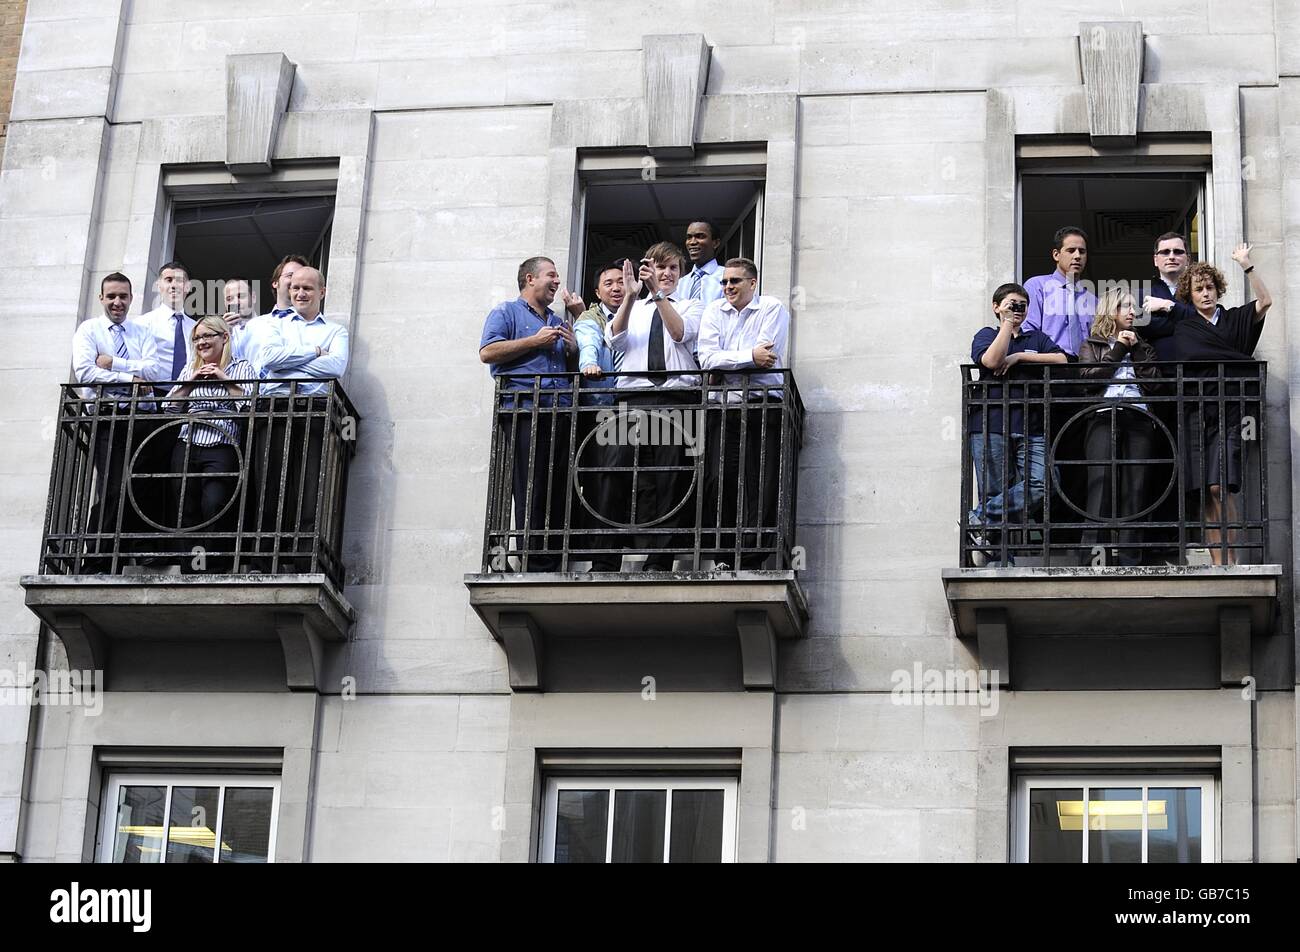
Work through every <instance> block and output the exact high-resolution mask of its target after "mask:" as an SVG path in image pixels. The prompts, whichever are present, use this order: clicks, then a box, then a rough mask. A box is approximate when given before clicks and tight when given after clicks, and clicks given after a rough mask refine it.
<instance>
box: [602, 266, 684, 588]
mask: <svg viewBox="0 0 1300 952" xmlns="http://www.w3.org/2000/svg"><path fill="white" fill-rule="evenodd" d="M684 259H685V255H683V254H682V250H681V249H680V248H678V247H677V246H676V245H674V244H672V243H671V242H668V241H661V242H659V243H658V244H656V245H652V246H651V247H650V248H649V249H648V250H647V251H646V253H645V257H644V258H643V259H642V260H641V266H640V268H639V271H638V272H636V273H634V272H633V269H632V263H631V262H630V261H627V262H624V264H623V288H624V295H623V303H622V304H620V305H619V307H618V312H617V313H616V314H615V315H614V319H613V320H612V321H611V322H610V325H609V333H610V346H611V347H612V348H613V349H614V350H615V351H616V352H618V353H621V354H622V355H623V363H622V368H621V373H623V374H629V373H632V374H635V373H640V372H647V371H670V372H673V371H675V373H669V374H663V373H657V374H653V375H651V376H633V377H628V376H621V377H619V378H618V382H617V385H616V387H617V391H618V394H619V403H620V408H619V409H620V412H621V413H628V412H633V413H636V412H638V411H640V412H642V413H654V412H656V411H668V412H667V413H666V414H663V415H662V416H661V418H667V419H674V418H675V419H679V420H680V419H681V415H682V413H684V412H689V410H687V409H686V408H688V407H689V406H690V405H692V404H697V403H698V402H699V392H698V391H697V390H694V389H684V388H694V387H697V386H698V385H699V382H700V378H699V365H698V364H697V363H696V362H695V356H694V354H693V350H694V347H695V339H696V337H697V336H698V334H699V329H700V311H701V304H700V302H699V301H696V300H691V299H689V298H684V297H682V296H681V294H680V293H679V291H678V281H679V279H680V278H681V269H682V262H683V261H684ZM642 285H644V286H645V288H646V290H647V291H648V292H649V296H648V297H646V298H645V299H643V300H638V299H637V295H638V294H639V293H640V292H641V288H642ZM674 413H675V414H676V416H675V417H673V416H672V414H674ZM637 429H638V430H639V431H640V432H641V433H643V434H644V433H645V432H646V431H647V430H648V431H649V432H650V434H652V435H654V434H657V435H658V437H659V438H658V439H657V440H655V441H654V442H653V443H651V444H650V445H634V446H629V447H624V452H623V458H624V459H625V460H627V461H628V462H626V463H625V464H624V465H632V464H631V460H632V459H636V460H637V461H638V462H637V465H638V466H655V467H676V469H670V470H656V471H651V472H638V473H637V474H636V493H635V505H636V519H635V523H636V524H637V525H638V526H644V527H646V528H647V529H653V530H663V529H671V528H675V527H677V526H680V525H681V524H682V520H683V519H684V518H686V516H687V515H688V514H689V513H690V512H693V510H692V507H691V505H690V504H689V503H687V504H686V505H684V506H682V507H681V509H679V510H678V512H677V514H676V515H674V516H671V517H669V518H667V519H664V520H663V521H658V520H660V519H661V518H662V517H663V516H664V515H665V514H666V513H667V512H669V511H670V510H672V508H673V507H674V506H676V505H677V504H678V502H680V501H681V499H680V497H681V496H682V495H683V494H684V493H685V492H686V491H687V487H688V486H689V485H690V482H691V472H690V470H691V466H692V458H690V457H688V456H687V453H686V449H687V447H686V445H685V437H686V436H687V435H688V434H687V433H684V432H682V428H681V427H676V426H670V427H665V426H650V427H644V426H643V427H638V428H637ZM629 432H631V430H630V428H629ZM639 443H640V441H638V444H639ZM610 478H615V477H614V475H613V474H611V476H610ZM616 495H617V494H616ZM628 495H629V496H630V495H631V494H628ZM629 515H630V513H629ZM625 521H630V520H625ZM692 521H693V520H692ZM652 523H653V525H651V524H652ZM632 544H633V547H634V548H636V549H639V550H641V551H645V552H648V553H649V554H648V556H647V558H646V561H645V565H644V566H643V568H644V569H645V570H646V571H659V572H666V571H671V569H672V567H673V561H674V559H675V553H676V552H677V551H678V550H679V549H680V548H682V547H684V546H685V545H686V544H688V540H687V539H686V537H684V536H682V535H681V534H680V533H678V534H673V533H664V532H662V531H659V532H641V533H635V538H634V540H633V543H632Z"/></svg>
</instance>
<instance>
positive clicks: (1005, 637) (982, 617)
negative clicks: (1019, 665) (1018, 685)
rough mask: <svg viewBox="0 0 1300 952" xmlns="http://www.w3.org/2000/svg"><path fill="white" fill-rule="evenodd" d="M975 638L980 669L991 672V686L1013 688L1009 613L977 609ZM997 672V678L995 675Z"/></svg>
mask: <svg viewBox="0 0 1300 952" xmlns="http://www.w3.org/2000/svg"><path fill="white" fill-rule="evenodd" d="M975 637H976V639H977V643H978V647H977V650H978V652H979V660H980V667H981V668H983V669H984V670H985V671H988V672H989V686H990V687H997V688H998V689H1000V690H1001V689H1005V688H1008V687H1010V686H1011V645H1010V638H1009V632H1008V630H1007V613H1006V611H1004V610H1003V609H1001V608H977V609H975ZM995 672H996V675H997V676H996V677H994V676H993V675H994V673H995Z"/></svg>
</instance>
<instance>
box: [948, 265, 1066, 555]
mask: <svg viewBox="0 0 1300 952" xmlns="http://www.w3.org/2000/svg"><path fill="white" fill-rule="evenodd" d="M1028 308H1029V295H1028V294H1027V293H1026V292H1025V289H1024V288H1022V287H1021V286H1020V285H1018V284H1003V285H1001V286H1000V287H999V288H998V289H997V290H996V291H994V292H993V317H994V318H995V319H996V320H997V322H998V324H997V327H985V328H982V329H981V330H979V331H977V332H976V334H975V338H974V340H972V341H971V360H972V361H974V362H975V363H977V364H979V366H980V376H979V379H980V381H981V382H983V381H991V380H997V379H1001V378H1006V379H1008V380H1015V379H1021V380H1023V379H1034V378H1037V379H1041V378H1042V370H1041V368H1040V367H1039V365H1041V364H1064V363H1067V362H1068V360H1069V358H1068V357H1067V355H1066V353H1065V351H1064V350H1062V349H1061V348H1060V347H1058V346H1057V344H1056V343H1055V342H1054V341H1053V340H1052V338H1050V337H1049V336H1048V335H1047V334H1046V333H1044V332H1043V331H1040V330H1031V331H1027V332H1022V330H1021V325H1022V324H1023V323H1024V321H1025V314H1026V312H1027V310H1028ZM1034 389H1035V390H1036V393H1035V395H1041V393H1042V385H1039V387H1037V388H1034ZM1007 390H1008V395H1007V396H1008V398H1009V400H1010V412H1009V413H1008V414H1007V415H1006V416H1007V417H1008V419H1003V412H1002V407H1001V406H999V405H998V404H999V402H1000V401H1001V400H1002V398H1003V394H1002V386H1001V385H995V384H986V385H984V386H982V387H981V388H980V391H981V397H982V398H983V399H986V400H988V401H990V404H989V406H988V407H987V410H985V409H982V408H981V407H979V406H976V407H975V408H973V409H972V411H971V414H970V420H969V423H968V428H969V429H968V433H969V438H970V448H971V457H972V462H973V463H974V467H975V483H976V487H977V490H978V492H979V498H980V501H979V504H978V505H977V506H976V507H975V508H974V509H972V510H971V512H970V514H969V516H968V524H969V526H970V527H971V529H972V530H973V538H972V541H973V542H974V544H975V545H976V546H983V545H987V544H989V541H990V540H989V539H988V538H987V537H986V536H985V532H987V531H1001V530H1004V529H1011V528H1015V527H1016V526H1017V525H1024V524H1026V523H1028V522H1029V521H1030V520H1031V519H1032V518H1033V517H1034V515H1035V514H1036V513H1037V511H1038V509H1039V507H1040V506H1041V505H1042V502H1043V486H1044V476H1045V469H1046V454H1047V447H1046V440H1045V438H1044V436H1043V413H1042V410H1041V409H1040V408H1038V407H1034V406H1032V403H1033V401H1032V400H1030V401H1029V402H1030V404H1031V407H1030V409H1029V412H1028V413H1026V412H1025V410H1024V408H1023V407H1022V404H1024V403H1025V402H1026V386H1025V385H1024V384H1012V385H1010V386H1008V387H1007Z"/></svg>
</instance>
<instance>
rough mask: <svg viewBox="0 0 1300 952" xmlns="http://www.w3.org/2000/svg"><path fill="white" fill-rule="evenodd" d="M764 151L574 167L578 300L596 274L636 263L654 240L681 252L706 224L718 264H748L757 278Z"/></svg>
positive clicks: (590, 161) (623, 159)
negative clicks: (615, 264)
mask: <svg viewBox="0 0 1300 952" xmlns="http://www.w3.org/2000/svg"><path fill="white" fill-rule="evenodd" d="M765 163H766V152H765V151H763V150H761V149H760V150H757V151H750V150H739V151H732V152H716V153H715V152H702V153H701V154H700V155H698V156H697V157H696V158H695V159H692V160H686V161H671V160H661V161H658V162H652V160H651V159H649V157H643V156H634V155H618V154H613V155H611V154H593V155H587V156H583V157H582V158H581V159H580V161H579V174H580V177H581V180H582V183H583V193H582V213H581V214H582V231H581V236H582V248H581V253H580V254H579V255H577V256H576V260H578V261H579V271H578V275H579V281H580V287H581V288H582V293H583V294H588V293H590V291H591V288H592V287H593V285H594V284H595V277H596V271H597V269H598V268H601V267H604V266H605V265H607V264H609V263H610V262H612V261H616V260H618V259H619V258H632V259H634V260H636V259H639V258H640V256H641V255H642V254H643V253H644V252H645V250H646V249H647V248H649V247H650V246H651V245H653V244H654V243H655V242H657V241H671V242H673V243H674V244H676V245H677V246H678V247H680V248H682V249H683V250H685V247H686V246H685V241H686V228H687V226H688V225H689V224H690V223H691V222H694V221H712V222H713V223H714V224H716V225H717V226H718V231H719V234H720V236H721V238H722V244H721V245H720V246H719V248H718V254H717V258H718V261H719V262H723V261H726V260H727V259H728V258H735V257H745V258H750V259H752V260H753V261H755V262H756V263H757V264H758V265H759V274H760V276H761V275H762V260H761V256H762V244H763V183H764V175H765V169H766V166H765Z"/></svg>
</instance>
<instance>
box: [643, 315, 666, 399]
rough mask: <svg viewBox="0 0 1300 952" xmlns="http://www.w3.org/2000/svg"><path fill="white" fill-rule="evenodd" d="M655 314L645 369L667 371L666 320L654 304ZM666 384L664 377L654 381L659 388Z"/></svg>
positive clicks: (651, 323) (651, 325) (652, 320)
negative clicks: (665, 352)
mask: <svg viewBox="0 0 1300 952" xmlns="http://www.w3.org/2000/svg"><path fill="white" fill-rule="evenodd" d="M650 306H651V307H654V312H653V313H652V314H651V316H650V344H649V346H648V349H647V351H646V360H645V368H646V370H667V369H668V365H667V363H666V362H665V361H664V319H663V318H662V317H660V316H659V308H658V307H657V306H655V305H654V304H653V303H652V304H651V305H650ZM663 382H664V378H663V377H656V378H655V379H654V381H653V383H654V385H655V386H656V387H657V386H659V385H660V384H662V383H663Z"/></svg>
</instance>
